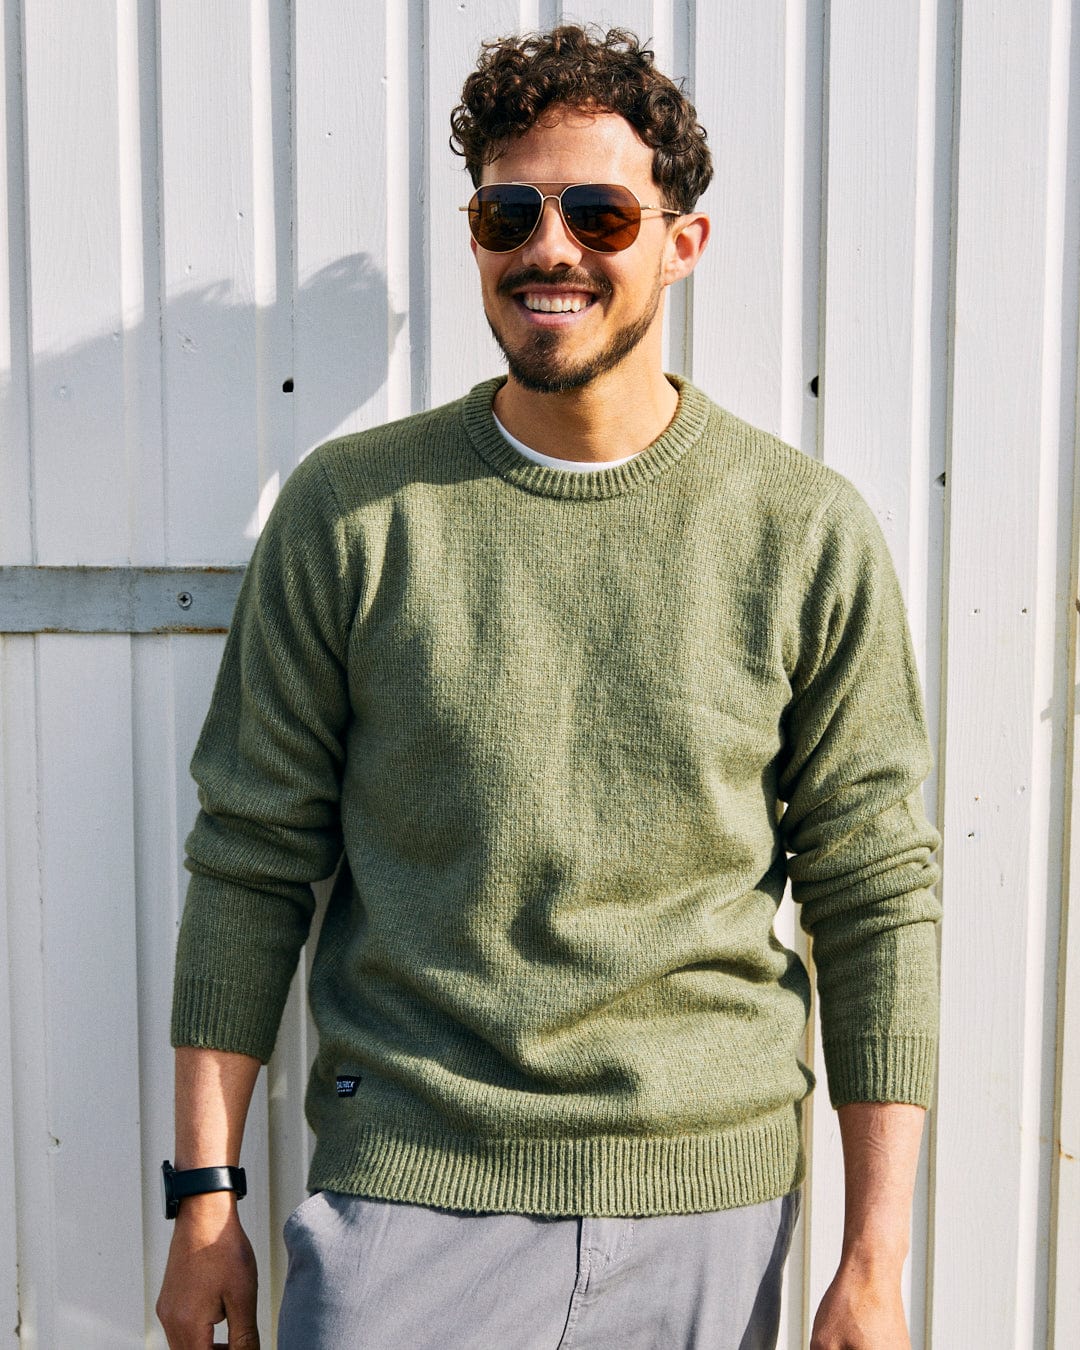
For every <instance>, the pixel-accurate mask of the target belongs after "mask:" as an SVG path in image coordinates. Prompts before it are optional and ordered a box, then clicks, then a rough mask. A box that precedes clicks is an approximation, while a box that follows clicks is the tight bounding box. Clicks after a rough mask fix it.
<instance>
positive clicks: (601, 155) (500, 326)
mask: <svg viewBox="0 0 1080 1350" xmlns="http://www.w3.org/2000/svg"><path fill="white" fill-rule="evenodd" d="M652 155H653V152H652V150H651V149H650V148H649V147H648V146H647V145H646V144H645V143H644V141H642V140H641V139H640V137H639V136H638V135H637V133H636V132H635V131H634V129H633V128H632V127H631V126H630V124H629V122H627V121H626V119H625V118H623V117H620V116H619V115H618V114H617V113H606V112H599V113H593V112H587V111H582V110H566V111H564V112H561V113H560V114H559V120H558V121H557V122H555V123H554V124H552V125H543V124H537V125H536V126H534V127H533V128H532V129H531V130H530V131H528V132H527V133H526V134H525V135H524V136H521V137H518V138H517V139H515V140H513V141H511V142H510V144H509V145H508V146H507V148H506V150H505V151H504V153H503V154H502V155H500V156H499V158H498V159H496V160H495V161H494V162H493V163H491V164H489V165H487V166H486V167H485V169H484V175H483V182H484V183H510V182H517V183H532V184H534V185H535V186H537V187H539V188H540V190H541V191H542V192H545V193H547V192H552V193H557V192H559V191H560V189H562V188H563V187H565V186H566V185H567V184H568V183H621V184H622V185H623V186H624V187H628V188H630V189H631V191H632V192H634V193H635V194H636V195H637V197H638V199H639V200H640V201H641V202H643V203H645V204H646V205H656V204H661V203H660V196H659V189H658V188H657V186H656V184H655V183H654V182H653V176H652ZM671 219H673V218H672V217H671V216H662V215H659V214H658V213H656V212H646V213H645V214H644V216H643V217H642V221H641V230H640V233H639V234H638V237H637V239H636V240H635V241H634V243H633V244H631V245H630V247H629V248H627V249H624V250H623V251H622V252H621V253H594V252H592V251H590V250H589V249H586V248H584V247H583V246H582V245H581V244H579V243H578V242H577V240H576V239H575V238H574V236H573V235H572V234H570V233H569V231H568V230H567V229H566V227H565V225H564V224H563V222H562V217H561V216H560V214H559V210H558V204H557V203H556V202H554V201H548V202H545V203H544V210H543V214H542V216H541V219H540V222H539V224H538V225H537V227H536V229H535V231H534V232H533V234H532V237H531V238H530V239H529V240H528V241H527V242H526V243H525V244H524V245H522V247H521V248H519V249H517V250H515V251H514V252H513V253H489V252H487V250H485V249H483V248H480V247H479V245H478V244H476V242H475V241H474V242H473V246H472V247H473V253H474V255H475V256H476V262H477V266H478V267H479V269H480V282H481V288H482V291H483V297H484V311H485V313H486V314H487V319H488V323H489V324H490V325H491V331H492V333H493V334H494V335H495V340H496V341H497V342H498V344H499V346H500V347H501V348H502V350H503V353H504V354H505V356H506V358H507V361H508V362H509V365H510V374H511V376H512V377H513V378H514V379H516V380H517V381H518V383H520V384H521V385H523V386H524V387H525V388H527V389H531V390H535V391H538V392H541V393H557V392H563V391H565V390H570V389H579V388H582V387H583V386H585V385H587V384H589V383H591V382H592V381H593V380H595V379H596V378H597V377H598V376H599V375H602V374H604V373H606V372H607V371H609V370H612V369H614V368H615V367H617V366H623V365H625V364H626V363H628V362H629V363H631V364H632V365H633V364H634V363H640V364H641V366H642V371H643V373H644V371H645V369H646V367H649V368H651V366H652V365H656V366H657V367H659V364H660V360H661V344H660V337H661V325H662V322H663V315H662V310H661V306H660V297H661V295H662V293H663V288H664V284H665V282H664V278H663V267H664V262H665V258H666V255H667V252H668V229H667V222H668V221H670V220H671ZM571 302H573V303H576V304H579V305H580V308H578V309H577V310H576V311H574V310H571V309H570V308H569V305H570V303H571ZM541 304H547V305H548V306H552V305H553V306H554V307H555V310H554V312H552V310H551V309H550V308H549V309H548V310H546V311H545V310H541V309H540V308H539V306H540V305H541ZM560 304H561V305H563V306H565V308H564V309H563V311H562V312H558V307H559V305H560Z"/></svg>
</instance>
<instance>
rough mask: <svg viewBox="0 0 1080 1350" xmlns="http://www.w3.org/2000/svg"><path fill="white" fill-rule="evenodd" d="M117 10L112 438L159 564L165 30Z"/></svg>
mask: <svg viewBox="0 0 1080 1350" xmlns="http://www.w3.org/2000/svg"><path fill="white" fill-rule="evenodd" d="M116 12H117V29H118V31H117V35H116V64H117V119H118V127H117V130H118V154H117V186H118V191H119V208H120V235H121V248H120V256H119V260H118V267H119V282H120V304H121V312H120V317H119V324H118V328H119V332H120V339H119V340H120V344H121V351H122V361H123V391H122V392H123V422H122V424H119V425H116V426H114V427H113V429H112V435H113V437H114V438H115V439H116V440H117V441H118V442H119V443H121V444H122V446H123V452H124V457H125V463H126V470H127V477H128V483H127V497H128V503H129V505H128V517H129V531H130V540H129V551H130V556H131V561H132V562H133V563H136V564H140V563H143V564H153V563H161V562H163V561H164V560H165V557H166V555H165V514H166V503H165V476H164V472H163V467H164V445H163V440H164V429H163V426H162V418H161V396H162V388H161V300H160V290H161V274H160V262H161V260H160V256H159V231H160V224H161V221H160V215H159V209H158V208H159V201H158V169H159V155H158V136H157V132H158V120H157V97H158V86H157V72H158V62H157V26H156V22H155V14H154V9H153V7H152V6H149V5H146V4H141V3H140V2H139V0H117V5H116ZM120 487H121V485H120V483H119V482H112V481H110V482H108V484H107V487H106V491H107V492H109V493H110V494H116V495H117V496H120V495H121V492H120Z"/></svg>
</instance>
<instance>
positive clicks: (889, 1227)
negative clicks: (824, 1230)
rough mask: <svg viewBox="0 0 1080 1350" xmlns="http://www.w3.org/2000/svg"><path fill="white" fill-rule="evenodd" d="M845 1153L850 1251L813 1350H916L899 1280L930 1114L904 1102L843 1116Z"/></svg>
mask: <svg viewBox="0 0 1080 1350" xmlns="http://www.w3.org/2000/svg"><path fill="white" fill-rule="evenodd" d="M837 1114H838V1116H839V1118H840V1137H841V1139H842V1141H843V1145H844V1250H843V1253H842V1255H841V1257H840V1269H839V1270H838V1271H837V1272H836V1277H835V1278H834V1280H833V1282H832V1284H830V1285H829V1287H828V1289H827V1290H826V1291H825V1297H824V1298H823V1299H822V1300H821V1306H820V1307H819V1308H818V1312H817V1316H816V1317H815V1318H814V1331H813V1336H812V1337H811V1340H810V1350H911V1340H910V1338H909V1336H908V1330H907V1321H906V1319H905V1317H904V1304H903V1300H902V1298H901V1295H900V1278H901V1275H902V1274H903V1270H904V1260H905V1258H906V1256H907V1251H908V1243H909V1232H910V1227H911V1200H912V1194H913V1192H914V1189H915V1172H916V1169H917V1167H918V1163H919V1140H920V1139H921V1137H922V1129H923V1119H924V1117H925V1115H926V1112H925V1111H924V1110H923V1109H922V1107H920V1106H908V1105H906V1104H904V1103H899V1102H855V1103H853V1104H852V1105H850V1106H842V1107H840V1109H839V1111H838V1113H837Z"/></svg>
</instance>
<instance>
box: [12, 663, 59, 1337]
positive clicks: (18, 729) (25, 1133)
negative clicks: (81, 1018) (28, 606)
mask: <svg viewBox="0 0 1080 1350" xmlns="http://www.w3.org/2000/svg"><path fill="white" fill-rule="evenodd" d="M36 658H37V639H35V638H32V637H24V638H14V637H12V638H5V639H4V640H3V659H4V687H3V695H4V703H3V716H4V732H5V740H4V775H5V795H4V830H5V841H6V848H7V859H6V862H7V869H6V878H5V880H6V896H5V899H6V901H7V930H8V945H9V955H10V960H11V967H10V980H11V1019H12V1033H13V1037H12V1039H13V1046H12V1052H13V1053H12V1080H13V1101H12V1105H13V1112H12V1114H13V1116H14V1144H15V1149H14V1152H15V1205H16V1229H17V1237H18V1249H19V1325H20V1328H21V1340H20V1344H21V1345H22V1346H23V1347H28V1348H29V1350H44V1347H46V1346H53V1345H56V1344H57V1338H56V1321H55V1317H56V1308H55V1303H54V1300H53V1291H54V1289H55V1286H56V1280H57V1269H56V1248H55V1228H56V1225H55V1202H56V1197H55V1195H54V1192H53V1188H52V1185H51V1184H50V1175H49V1154H48V1151H47V1148H46V1147H44V1145H43V1140H44V1138H45V1136H46V1133H47V1128H48V1092H47V1077H46V1039H45V1020H46V1018H45V998H46V995H45V982H44V972H43V968H42V961H41V956H40V953H41V951H42V946H43V941H42V893H43V887H42V875H41V869H42V861H43V860H42V857H41V852H40V847H39V816H40V778H41V774H40V764H39V759H38V746H37V739H36V738H37V722H38V716H37V714H38V706H37V704H38V700H37V689H36V684H37V671H36ZM13 897H19V903H13Z"/></svg>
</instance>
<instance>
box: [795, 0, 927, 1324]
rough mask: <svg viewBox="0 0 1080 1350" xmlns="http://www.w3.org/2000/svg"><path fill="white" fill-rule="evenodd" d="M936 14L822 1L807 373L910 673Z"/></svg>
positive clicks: (918, 1267)
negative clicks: (881, 562) (902, 630)
mask: <svg viewBox="0 0 1080 1350" xmlns="http://www.w3.org/2000/svg"><path fill="white" fill-rule="evenodd" d="M936 21H937V6H936V4H935V3H925V2H924V3H922V4H920V5H913V6H899V7H893V8H891V9H884V8H881V7H877V6H870V7H867V6H860V5H857V4H852V3H849V2H848V0H834V3H833V4H832V5H831V6H830V10H829V36H828V66H827V106H828V118H827V142H826V150H825V163H826V166H827V176H826V190H825V200H826V203H827V205H826V216H825V222H824V239H825V248H824V259H825V262H824V277H823V294H824V297H825V309H824V317H823V324H822V328H823V335H824V343H823V351H822V365H821V380H820V395H821V416H820V445H821V454H822V458H823V459H824V461H825V462H826V463H828V464H830V465H831V466H832V467H833V468H836V469H839V470H840V471H841V472H842V473H843V474H845V475H846V476H847V477H848V478H850V479H851V480H852V481H853V482H854V483H855V484H856V485H857V486H858V487H859V489H860V490H861V492H862V494H863V496H864V497H865V498H866V499H867V501H868V502H869V504H870V506H871V508H872V509H873V510H874V512H875V514H876V516H877V517H878V520H879V522H880V524H881V526H882V529H883V530H884V532H885V535H886V538H887V540H888V542H889V545H890V548H891V551H892V554H893V561H894V563H895V564H896V568H897V572H898V574H899V576H900V579H901V584H902V586H903V588H904V590H905V592H906V594H908V595H909V596H911V597H913V599H914V602H915V603H914V605H913V606H912V610H913V612H911V613H910V619H911V623H912V629H913V634H914V637H915V644H916V649H917V655H918V657H919V660H920V666H921V668H922V669H924V670H925V668H926V661H927V658H926V642H925V636H926V635H925V614H924V611H925V603H924V597H925V587H924V585H923V578H924V577H925V576H926V574H927V567H928V562H929V556H928V544H927V541H928V537H929V527H928V516H929V502H930V467H929V466H930V457H931V447H932V445H933V444H935V437H936V447H937V450H938V454H939V455H940V454H941V453H943V444H942V441H943V433H944V428H943V427H942V426H937V427H933V428H932V427H931V399H930V383H931V369H930V361H931V336H932V334H931V298H932V295H931V291H932V283H933V279H934V276H935V271H934V265H933V264H934V255H935V250H936V251H937V252H938V254H939V255H940V254H942V253H944V252H946V250H947V246H948V235H947V229H946V228H945V226H946V225H947V221H945V220H941V219H937V218H935V201H936V199H935V193H934V191H933V184H934V171H935V145H936V139H935V134H936V126H935V117H934V113H935V111H936V103H935V89H936V84H937V75H936V52H937V33H936ZM934 655H935V657H936V655H937V653H936V652H935V654H934ZM885 713H886V710H884V709H883V710H882V715H885ZM821 1068H822V1070H823V1069H824V1066H823V1065H822V1066H821ZM826 1081H827V1080H826V1078H825V1075H824V1073H822V1084H821V1091H820V1095H819V1098H818V1103H817V1109H816V1110H815V1113H814V1148H813V1152H814V1202H815V1203H814V1205H813V1214H814V1217H813V1231H812V1235H811V1251H812V1259H811V1272H810V1284H811V1303H816V1302H818V1301H819V1300H820V1297H821V1295H822V1293H823V1292H824V1290H825V1288H826V1287H827V1285H828V1283H829V1281H830V1280H831V1279H832V1276H833V1274H834V1273H835V1267H836V1259H837V1256H838V1254H839V1250H840V1243H841V1240H842V1234H843V1209H842V1206H841V1205H840V1204H839V1203H838V1200H839V1198H840V1197H841V1196H842V1194H843V1162H842V1157H841V1154H840V1148H839V1131H838V1128H837V1125H836V1122H835V1121H834V1120H833V1119H831V1118H826V1117H825V1115H824V1113H823V1104H824V1089H825V1088H826ZM830 1116H831V1113H830ZM927 1153H928V1145H924V1152H923V1164H922V1167H921V1169H920V1174H919V1183H918V1188H917V1193H916V1198H915V1206H914V1215H913V1233H912V1256H911V1258H910V1259H909V1261H908V1265H907V1268H906V1273H905V1280H904V1293H905V1302H906V1304H907V1308H908V1318H909V1323H910V1326H911V1334H912V1343H913V1346H914V1347H915V1348H916V1350H919V1348H920V1347H921V1346H922V1345H923V1332H924V1324H925V1297H924V1293H925V1270H926V1259H927V1257H926V1241H927V1236H926V1235H927V1213H928V1204H929V1201H928V1193H927V1192H928V1177H927V1166H926V1158H927ZM826 1195H828V1196H830V1197H833V1198H832V1200H831V1202H830V1201H829V1200H826V1198H825V1197H826Z"/></svg>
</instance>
